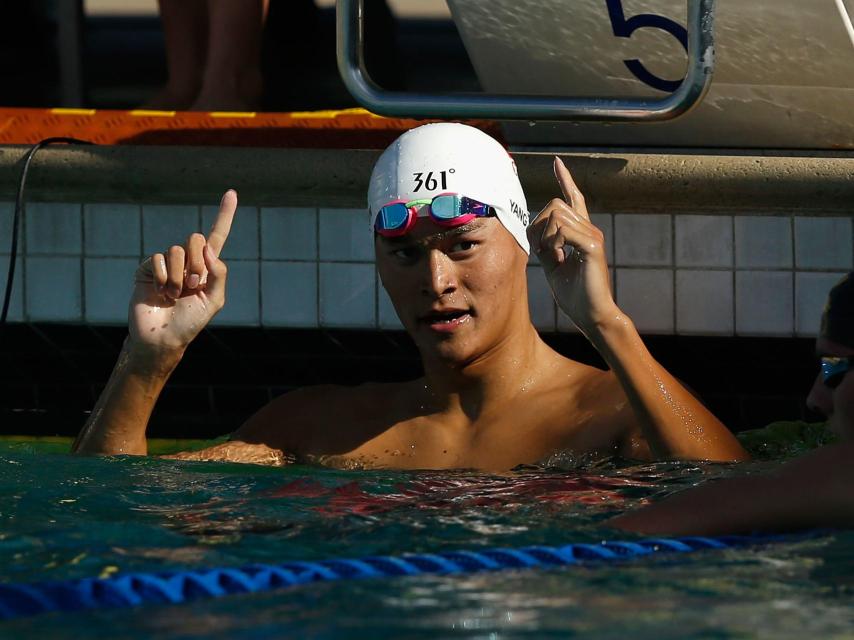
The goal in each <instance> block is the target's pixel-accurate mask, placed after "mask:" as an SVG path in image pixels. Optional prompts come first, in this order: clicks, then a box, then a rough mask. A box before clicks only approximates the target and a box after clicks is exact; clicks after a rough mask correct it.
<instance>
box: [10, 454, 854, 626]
mask: <svg viewBox="0 0 854 640" xmlns="http://www.w3.org/2000/svg"><path fill="white" fill-rule="evenodd" d="M55 449H56V447H53V448H51V447H48V446H46V445H33V444H27V443H12V442H8V441H7V442H4V443H0V558H2V559H3V569H2V573H0V576H2V580H3V581H4V582H28V581H38V580H45V579H66V578H77V577H84V576H97V575H110V574H112V573H115V572H117V571H154V570H158V569H175V568H190V567H214V566H239V565H242V564H246V563H249V562H282V561H286V560H295V559H323V558H330V557H359V556H364V555H371V554H400V553H404V552H430V551H445V550H450V549H459V548H472V549H474V548H483V547H495V546H524V545H529V544H559V543H568V542H594V541H598V540H602V539H606V538H627V537H628V536H626V535H625V534H620V533H617V532H614V531H610V530H608V529H607V528H605V527H604V526H603V525H602V524H601V523H602V521H603V520H604V519H606V518H607V517H608V516H609V515H612V514H615V513H617V512H619V511H621V510H622V509H624V508H627V507H630V506H632V505H635V504H638V503H639V502H641V501H643V500H646V499H649V498H653V497H656V496H659V495H663V494H666V493H668V492H671V491H673V490H675V489H678V488H682V487H685V486H689V485H691V484H695V483H697V482H701V481H706V480H708V479H711V478H713V477H717V476H721V475H728V474H732V473H745V472H754V471H758V470H761V469H762V468H764V467H767V466H768V465H769V464H773V463H769V462H763V463H751V464H750V465H742V466H740V467H738V468H732V467H730V466H727V465H696V464H687V463H660V464H652V465H643V466H626V465H618V464H604V465H598V466H589V465H588V466H586V467H585V466H578V465H574V464H572V463H571V461H563V462H560V461H558V464H559V465H560V466H561V467H562V468H549V469H522V470H518V471H515V472H512V473H507V474H503V475H489V474H481V473H471V472H453V473H448V472H441V473H438V472H417V473H412V472H406V473H403V472H388V471H383V472H365V471H362V472H353V471H346V472H345V471H335V470H329V469H320V468H315V467H306V466H291V467H284V468H265V467H258V466H249V465H233V464H218V463H188V462H179V461H171V460H161V459H156V458H95V457H75V456H69V455H64V454H60V453H51V452H50V451H52V450H55ZM852 587H854V534H851V533H839V534H834V535H830V536H826V537H822V538H817V539H810V540H802V541H799V542H790V543H785V544H778V545H773V546H767V547H764V548H760V549H740V550H727V551H723V552H701V553H697V554H692V555H687V556H670V557H660V558H652V559H646V560H641V561H634V562H630V563H626V564H622V565H619V566H587V567H574V568H567V569H560V570H552V571H527V572H526V571H509V572H501V573H495V574H480V575H470V576H457V577H452V576H444V577H442V576H431V577H423V576H422V577H412V578H402V579H401V578H394V579H378V580H363V581H345V582H340V583H327V584H314V585H308V586H304V587H299V588H295V589H290V590H284V591H280V592H274V593H268V594H257V595H242V596H232V597H228V598H225V599H219V600H211V601H207V602H196V603H192V604H190V605H181V606H145V607H140V608H137V609H130V610H112V611H109V610H102V611H93V612H80V613H74V614H48V615H43V616H39V617H35V618H30V619H23V620H16V621H9V622H5V623H0V637H4V638H5V637H9V638H19V637H38V638H80V637H92V636H94V635H95V634H103V635H104V637H131V638H133V637H138V638H148V637H157V638H158V639H166V638H197V637H198V638H256V637H257V638H266V637H312V638H378V637H400V638H439V637H465V638H544V637H561V638H564V637H571V636H573V635H583V636H584V637H597V638H626V637H629V636H631V637H639V638H747V637H749V638H753V637H758V638H803V637H807V636H810V635H811V636H813V637H822V638H829V637H839V638H851V637H854V635H852V629H854V607H852V604H854V597H852V596H853V595H854V589H852Z"/></svg>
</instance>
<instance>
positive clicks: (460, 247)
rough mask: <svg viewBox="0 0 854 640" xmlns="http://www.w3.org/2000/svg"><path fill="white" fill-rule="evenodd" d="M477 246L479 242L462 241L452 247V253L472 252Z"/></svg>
mask: <svg viewBox="0 0 854 640" xmlns="http://www.w3.org/2000/svg"><path fill="white" fill-rule="evenodd" d="M476 246H477V242H474V241H472V240H460V241H459V242H457V243H456V244H455V245H454V246H453V247H451V251H452V252H454V253H457V252H463V251H471V250H472V249H474V248H475V247H476Z"/></svg>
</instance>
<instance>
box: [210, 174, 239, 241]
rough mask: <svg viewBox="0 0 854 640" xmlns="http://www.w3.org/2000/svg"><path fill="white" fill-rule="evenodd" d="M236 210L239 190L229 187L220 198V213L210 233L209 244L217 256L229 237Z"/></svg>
mask: <svg viewBox="0 0 854 640" xmlns="http://www.w3.org/2000/svg"><path fill="white" fill-rule="evenodd" d="M235 211H237V192H236V191H235V190H234V189H229V190H228V191H226V192H225V194H224V195H223V196H222V200H220V203H219V213H217V214H216V219H215V220H214V223H213V226H212V227H211V231H210V233H209V234H208V244H209V245H210V248H211V250H212V251H213V252H214V255H215V256H217V257H219V254H220V251H222V248H223V246H224V245H225V241H226V240H227V239H228V233H229V232H230V231H231V222H232V221H233V220H234V212H235Z"/></svg>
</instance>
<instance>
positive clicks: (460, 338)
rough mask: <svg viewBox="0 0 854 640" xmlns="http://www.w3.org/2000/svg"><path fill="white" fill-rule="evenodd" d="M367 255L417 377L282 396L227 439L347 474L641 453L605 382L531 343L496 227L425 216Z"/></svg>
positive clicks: (523, 284)
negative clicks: (573, 454) (372, 256)
mask: <svg viewBox="0 0 854 640" xmlns="http://www.w3.org/2000/svg"><path fill="white" fill-rule="evenodd" d="M375 247H376V255H377V268H378V270H379V273H380V277H381V279H382V282H383V285H384V286H385V287H386V289H387V291H388V293H389V296H390V298H391V300H392V301H393V303H394V306H395V310H396V311H397V313H398V316H399V317H400V319H401V322H402V323H403V325H404V327H405V328H406V330H407V331H408V332H409V334H410V335H411V336H412V338H413V340H414V341H415V343H416V346H417V347H418V350H419V352H420V354H421V358H422V361H423V363H424V368H425V373H426V375H425V377H424V378H421V379H419V380H415V381H407V382H402V383H399V384H369V385H362V386H359V387H356V388H336V387H323V388H314V389H304V390H302V391H299V392H296V393H291V394H287V395H285V396H282V397H281V398H279V399H278V400H277V401H275V402H274V403H273V404H271V405H270V406H268V407H266V408H265V409H263V410H262V411H261V412H259V414H257V415H256V416H254V417H253V418H252V419H251V420H250V421H249V422H248V423H247V424H246V425H245V426H244V427H243V428H241V429H240V430H239V431H238V432H237V433H236V434H235V436H234V437H235V438H236V439H239V440H240V441H243V442H247V443H252V444H263V445H266V446H270V447H272V448H274V449H279V450H284V451H289V452H291V453H293V454H295V455H297V456H298V457H301V458H309V459H322V460H324V461H325V462H327V463H333V464H338V465H344V466H347V465H349V464H353V465H367V466H383V467H398V468H439V469H441V468H454V467H466V468H481V469H507V468H510V467H513V466H515V465H517V464H521V463H534V462H537V461H540V460H543V459H544V458H546V457H548V456H549V455H550V454H552V453H554V452H556V451H563V450H571V451H580V452H585V453H590V452H594V453H597V454H599V455H608V454H614V453H622V454H624V455H629V456H636V457H647V456H648V455H649V452H648V450H647V448H646V447H645V446H644V445H643V443H642V441H641V440H640V437H639V433H638V431H637V425H636V421H635V419H634V416H633V414H632V411H631V409H630V407H628V402H627V400H626V397H625V394H624V393H623V392H622V390H621V389H620V385H619V383H618V382H617V381H616V379H615V378H614V376H613V375H612V374H610V373H608V372H603V371H601V370H599V369H595V368H592V367H588V366H585V365H582V364H580V363H577V362H573V361H572V360H569V359H567V358H564V357H562V356H560V355H559V354H557V353H556V352H554V351H553V350H552V349H550V348H549V347H548V346H547V345H546V344H545V343H544V342H543V341H542V340H541V339H540V337H539V335H538V334H537V332H536V330H535V329H534V328H533V326H532V325H531V322H530V318H529V315H528V307H527V304H524V302H525V301H527V277H526V270H525V265H526V264H527V259H528V257H527V255H526V254H525V252H524V251H522V250H521V248H520V247H519V246H518V244H517V243H516V241H515V240H514V239H513V237H512V236H511V235H510V234H509V233H508V232H507V231H506V230H505V229H504V227H503V226H502V225H501V224H500V223H499V222H498V221H497V220H496V219H494V218H491V219H481V220H477V221H475V222H473V223H471V224H468V225H466V226H464V227H460V228H456V229H451V230H449V229H447V228H444V227H441V226H438V225H436V224H435V223H433V222H432V221H431V220H429V219H426V218H422V219H419V221H418V223H417V224H416V226H415V230H414V232H413V233H411V234H409V235H407V236H406V237H404V238H402V239H385V238H382V237H378V238H377V239H376V241H375ZM285 415H286V416H288V428H287V429H283V428H281V423H282V416H285ZM271 436H272V437H271Z"/></svg>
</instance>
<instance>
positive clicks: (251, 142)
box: [0, 108, 502, 149]
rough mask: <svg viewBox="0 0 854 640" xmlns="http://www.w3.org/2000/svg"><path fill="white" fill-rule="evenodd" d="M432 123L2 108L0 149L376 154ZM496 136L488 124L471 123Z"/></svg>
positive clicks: (341, 114)
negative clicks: (69, 144)
mask: <svg viewBox="0 0 854 640" xmlns="http://www.w3.org/2000/svg"><path fill="white" fill-rule="evenodd" d="M425 122H432V121H430V120H413V119H408V118H385V117H382V116H378V115H375V114H373V113H370V112H368V111H365V110H364V109H344V110H339V111H304V112H292V113H260V112H259V113H255V112H249V113H232V112H196V111H148V110H141V109H137V110H133V111H114V110H102V109H97V110H96V109H24V108H0V144H4V145H8V144H35V143H37V142H38V141H40V140H44V139H45V138H51V137H56V136H64V137H72V138H80V139H82V140H88V141H89V142H94V143H95V144H101V145H120V144H121V145H134V144H136V145H140V144H146V145H186V146H224V147H273V148H281V147H292V148H314V149H318V148H319V149H323V148H342V149H382V148H384V147H386V146H387V145H388V144H389V143H390V142H391V141H392V140H394V139H395V138H396V137H397V136H398V135H400V134H401V133H402V132H403V131H406V130H407V129H411V128H412V127H415V126H417V125H419V124H423V123H425ZM469 124H472V125H474V126H478V127H480V128H482V129H484V130H486V131H488V132H489V133H490V134H492V135H493V136H495V137H497V138H499V139H501V137H502V136H501V131H500V128H499V126H498V124H497V123H496V122H494V121H485V120H480V121H469Z"/></svg>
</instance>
